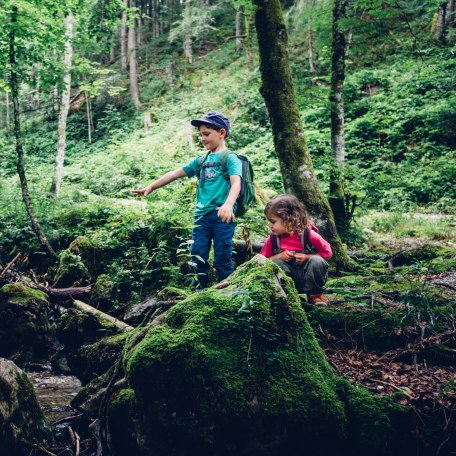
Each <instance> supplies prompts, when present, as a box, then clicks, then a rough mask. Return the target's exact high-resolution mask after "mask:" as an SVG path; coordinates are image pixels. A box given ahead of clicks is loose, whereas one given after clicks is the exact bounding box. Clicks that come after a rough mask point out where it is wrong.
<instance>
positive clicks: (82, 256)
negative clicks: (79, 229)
mask: <svg viewBox="0 0 456 456" xmlns="http://www.w3.org/2000/svg"><path fill="white" fill-rule="evenodd" d="M96 269H97V263H96V248H95V246H94V245H93V244H92V243H91V242H90V241H89V240H88V239H87V238H85V237H83V236H78V237H77V238H76V239H75V240H74V241H73V242H72V243H71V244H70V246H69V247H68V249H66V250H64V251H63V252H62V253H61V254H60V264H59V267H58V269H57V272H56V275H55V278H54V287H58V288H66V287H76V286H84V285H88V284H89V283H90V282H91V281H92V278H93V277H95V275H96Z"/></svg>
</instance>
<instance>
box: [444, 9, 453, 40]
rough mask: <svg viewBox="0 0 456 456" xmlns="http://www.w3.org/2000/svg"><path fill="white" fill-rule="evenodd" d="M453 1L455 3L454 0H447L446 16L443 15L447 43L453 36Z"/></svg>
mask: <svg viewBox="0 0 456 456" xmlns="http://www.w3.org/2000/svg"><path fill="white" fill-rule="evenodd" d="M454 3H455V0H449V1H448V5H447V11H446V17H445V25H446V28H447V33H448V37H447V40H448V42H449V43H452V42H454V36H453V34H452V30H453V28H454V13H455V11H454V8H455V6H454Z"/></svg>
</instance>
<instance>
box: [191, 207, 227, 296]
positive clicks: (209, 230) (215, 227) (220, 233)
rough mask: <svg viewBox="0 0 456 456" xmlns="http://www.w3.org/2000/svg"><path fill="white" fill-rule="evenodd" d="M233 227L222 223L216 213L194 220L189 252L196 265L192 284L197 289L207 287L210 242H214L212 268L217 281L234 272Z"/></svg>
mask: <svg viewBox="0 0 456 456" xmlns="http://www.w3.org/2000/svg"><path fill="white" fill-rule="evenodd" d="M234 226H235V225H234V222H233V221H231V222H230V223H226V222H222V219H221V218H220V217H219V216H218V215H217V211H212V212H209V213H208V214H205V215H202V216H201V217H196V218H195V227H194V228H193V230H192V239H193V244H192V245H191V247H190V252H191V254H192V261H193V262H194V263H195V264H196V267H195V270H196V271H195V272H196V273H197V274H198V275H197V278H196V279H195V280H194V282H193V283H194V285H195V286H196V287H197V288H206V287H207V283H208V271H209V263H208V262H207V259H208V258H209V251H210V249H211V243H212V241H213V242H214V268H215V269H216V270H217V278H218V280H219V281H220V280H223V279H225V278H226V277H228V276H229V275H230V274H231V273H232V272H233V271H234V268H233V263H232V261H231V255H232V251H233V236H234Z"/></svg>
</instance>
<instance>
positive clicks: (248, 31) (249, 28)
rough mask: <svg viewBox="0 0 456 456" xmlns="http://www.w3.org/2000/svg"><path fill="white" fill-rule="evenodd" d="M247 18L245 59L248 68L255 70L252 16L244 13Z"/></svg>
mask: <svg viewBox="0 0 456 456" xmlns="http://www.w3.org/2000/svg"><path fill="white" fill-rule="evenodd" d="M244 19H245V59H246V61H247V68H248V69H249V70H253V53H252V16H251V14H249V13H247V14H244Z"/></svg>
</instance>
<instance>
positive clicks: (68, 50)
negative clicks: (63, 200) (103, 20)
mask: <svg viewBox="0 0 456 456" xmlns="http://www.w3.org/2000/svg"><path fill="white" fill-rule="evenodd" d="M72 39H73V14H72V13H71V11H70V12H69V13H68V15H67V17H66V20H65V58H64V61H65V68H64V76H63V90H62V102H61V105H60V114H59V126H58V140H57V155H56V157H55V170H54V181H53V183H52V187H51V192H53V193H54V196H55V197H56V198H58V196H59V193H60V186H61V184H62V180H63V163H64V160H65V152H66V124H67V118H68V111H69V109H70V92H71V61H72V56H73V46H72V43H71V41H72Z"/></svg>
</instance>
